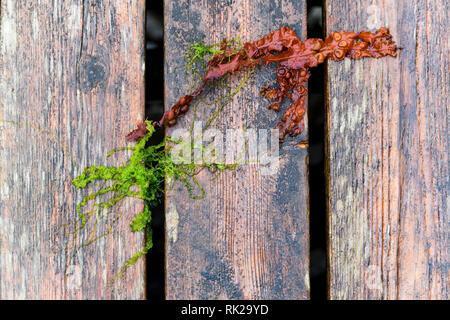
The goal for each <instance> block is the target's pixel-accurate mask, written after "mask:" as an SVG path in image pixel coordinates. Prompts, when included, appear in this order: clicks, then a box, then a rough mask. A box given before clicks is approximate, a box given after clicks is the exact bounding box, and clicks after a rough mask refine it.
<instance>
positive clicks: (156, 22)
mask: <svg viewBox="0 0 450 320" xmlns="http://www.w3.org/2000/svg"><path fill="white" fill-rule="evenodd" d="M307 7H308V25H307V29H308V37H310V38H311V37H314V38H316V37H317V38H323V36H324V34H323V32H324V31H323V24H322V8H323V7H322V1H321V0H308V1H307ZM146 8H147V9H146V50H145V60H146V73H145V96H146V103H145V104H146V105H145V116H146V119H153V120H154V119H159V118H160V117H161V116H162V114H163V112H164V38H163V30H164V27H163V26H164V12H163V11H164V10H163V8H164V4H163V1H155V0H147V1H146ZM311 74H312V75H311V78H310V79H309V84H308V88H309V89H308V90H309V97H308V108H309V109H308V123H309V186H310V192H309V195H310V250H311V251H310V259H311V265H310V272H311V274H310V280H311V299H314V300H316V299H319V300H321V299H326V295H327V293H326V292H327V279H326V198H325V176H324V170H325V167H324V139H325V136H324V130H325V128H324V119H325V115H324V94H325V92H324V90H325V86H324V79H325V68H324V64H321V65H319V66H318V67H316V68H313V69H311ZM163 137H164V136H163V132H162V131H159V132H157V134H155V136H154V140H153V141H152V142H154V143H157V142H160V141H162V139H163ZM152 215H153V220H152V228H153V248H152V250H150V252H149V254H148V255H147V258H146V259H147V260H146V263H147V285H146V296H147V298H148V299H149V300H163V299H164V297H165V291H164V290H165V275H164V269H165V262H164V259H165V252H164V250H165V243H164V242H165V234H164V232H165V231H164V202H163V201H162V202H161V204H160V205H159V206H158V207H157V208H155V209H154V210H153V211H152Z"/></svg>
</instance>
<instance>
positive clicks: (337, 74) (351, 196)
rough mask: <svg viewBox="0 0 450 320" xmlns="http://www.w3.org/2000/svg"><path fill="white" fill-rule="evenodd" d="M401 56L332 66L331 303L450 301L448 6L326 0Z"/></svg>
mask: <svg viewBox="0 0 450 320" xmlns="http://www.w3.org/2000/svg"><path fill="white" fill-rule="evenodd" d="M325 10H326V23H327V28H326V29H327V32H330V31H333V30H342V29H344V30H355V31H360V30H363V29H366V30H367V29H372V30H374V29H376V28H378V27H382V26H386V27H389V28H390V31H391V33H392V35H393V38H394V40H395V41H396V42H397V44H398V45H399V46H401V47H403V48H404V49H403V50H402V51H401V52H399V56H398V58H383V59H379V60H376V59H365V60H361V61H350V60H346V61H345V63H333V62H329V63H328V81H327V91H328V92H327V99H328V110H327V121H328V126H327V130H328V137H327V139H328V141H327V155H328V170H329V172H328V197H329V199H328V206H329V285H330V289H329V290H330V291H329V295H330V298H331V299H448V298H449V241H448V240H449V217H450V213H449V199H450V198H449V194H448V190H449V189H450V183H449V159H448V155H449V147H448V146H449V133H448V121H449V115H448V110H449V109H448V108H449V101H448V92H449V91H450V88H449V79H448V71H449V45H448V30H449V20H448V17H447V15H448V12H449V4H448V1H444V0H437V1H425V0H418V1H396V0H375V1H369V0H367V1H350V0H327V1H326V7H325Z"/></svg>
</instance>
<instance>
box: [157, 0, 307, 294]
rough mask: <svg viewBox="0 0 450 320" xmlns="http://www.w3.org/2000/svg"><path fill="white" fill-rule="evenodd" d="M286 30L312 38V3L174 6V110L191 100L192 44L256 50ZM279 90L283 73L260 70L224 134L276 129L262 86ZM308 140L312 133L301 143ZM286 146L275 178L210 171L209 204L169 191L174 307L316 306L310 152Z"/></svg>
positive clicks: (250, 169) (169, 32)
mask: <svg viewBox="0 0 450 320" xmlns="http://www.w3.org/2000/svg"><path fill="white" fill-rule="evenodd" d="M284 25H287V26H290V27H291V28H293V29H294V31H295V32H296V33H297V34H298V35H299V36H300V37H301V38H305V36H306V3H305V2H304V1H291V0H285V1H279V0H276V1H263V2H261V1H256V0H242V1H240V0H237V1H212V0H211V1H199V0H194V1H175V0H168V1H166V6H165V49H166V62H165V68H166V71H165V75H166V78H165V84H166V86H165V97H166V105H165V107H166V110H167V109H168V108H169V107H170V106H171V104H173V103H175V102H176V101H177V99H179V97H180V96H182V95H184V94H185V93H186V92H188V91H189V87H188V86H187V85H186V78H185V68H184V53H185V52H186V49H187V46H188V41H194V40H197V41H198V40H200V39H202V37H205V38H204V40H205V42H206V43H217V42H220V41H221V40H222V39H223V38H224V37H226V38H228V39H230V38H236V37H239V38H240V39H241V41H242V42H245V41H253V40H256V39H258V38H260V37H262V36H264V35H265V34H267V33H269V32H271V31H272V30H275V29H278V28H280V27H281V26H284ZM242 77H243V74H241V75H240V76H239V75H233V76H232V77H231V78H230V79H229V80H228V81H229V82H228V83H229V84H232V85H234V86H237V85H238V84H239V81H240V80H242ZM274 82H275V66H270V67H269V68H258V69H257V70H256V71H255V72H254V74H253V75H252V76H251V78H250V80H249V82H247V84H246V85H245V86H244V88H243V89H242V90H241V91H240V92H239V93H238V94H237V95H236V96H235V97H234V99H233V100H232V101H231V102H230V103H229V104H228V105H226V107H225V108H224V110H223V111H222V113H221V114H220V116H219V119H218V121H217V123H218V126H217V127H216V129H219V130H220V131H221V132H222V133H223V135H224V136H225V134H226V131H225V130H226V129H230V128H233V129H239V128H242V127H243V125H245V126H246V127H247V128H257V129H271V128H275V123H276V120H277V119H278V118H279V117H280V116H281V115H277V114H275V113H274V112H273V111H272V110H267V106H268V104H269V103H268V101H267V100H264V99H263V98H261V97H260V95H259V90H260V88H261V86H262V85H264V84H266V83H274ZM220 90H221V89H217V90H216V91H215V93H216V94H217V93H219V92H221V91H220ZM213 94H214V93H212V92H209V93H208V94H207V96H209V97H211V95H213ZM216 107H217V104H216V105H213V106H210V107H205V106H202V107H201V108H202V109H201V110H199V111H198V113H197V120H203V122H205V121H206V120H207V119H208V118H209V117H210V115H211V113H212V110H213V108H216ZM284 107H287V106H286V105H285V106H284ZM192 120H193V112H192V109H191V110H190V111H189V113H188V114H187V116H186V118H185V119H183V120H181V121H180V122H179V123H178V124H177V126H175V127H173V128H171V129H169V130H167V134H169V135H170V134H171V133H173V132H174V130H176V129H179V128H185V129H188V128H189V123H190V122H191V121H192ZM305 132H307V130H305ZM302 139H303V140H304V139H306V135H305V134H304V135H303V136H301V137H300V136H299V137H297V138H296V139H295V141H296V142H298V141H301V140H302ZM287 140H288V141H286V142H285V144H284V145H283V149H282V150H281V151H280V163H279V171H278V173H276V174H274V175H266V176H264V175H262V174H261V170H260V169H261V168H260V165H258V164H247V165H243V166H240V167H239V168H238V169H237V170H235V171H229V172H224V173H222V174H221V175H219V176H218V177H216V178H215V180H211V179H212V178H213V175H212V174H211V173H209V172H207V171H206V170H205V171H202V172H201V173H200V175H199V182H200V184H201V185H202V186H203V187H204V189H205V191H206V198H205V199H202V200H193V199H191V198H189V196H188V193H187V191H186V189H185V188H184V187H183V186H180V185H177V186H176V188H175V189H173V190H167V193H166V197H167V203H166V206H167V210H166V212H167V216H166V255H167V257H166V297H167V298H168V299H308V297H309V224H308V214H309V213H308V187H307V186H308V182H307V181H308V179H307V149H306V148H303V149H301V148H297V147H295V143H294V142H295V141H293V140H289V139H287Z"/></svg>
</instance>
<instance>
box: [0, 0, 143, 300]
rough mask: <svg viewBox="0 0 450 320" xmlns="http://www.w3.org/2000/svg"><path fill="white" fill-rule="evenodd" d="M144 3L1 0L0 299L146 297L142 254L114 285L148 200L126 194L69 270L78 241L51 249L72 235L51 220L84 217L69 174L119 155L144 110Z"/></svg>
mask: <svg viewBox="0 0 450 320" xmlns="http://www.w3.org/2000/svg"><path fill="white" fill-rule="evenodd" d="M144 5H145V2H144V1H143V0H139V1H131V0H127V1H94V0H92V1H90V0H70V1H69V0H62V1H47V0H41V1H13V0H8V1H1V57H0V63H1V66H0V88H1V96H0V119H1V120H2V121H1V122H0V137H1V138H0V239H1V240H0V241H1V246H0V298H1V299H119V298H120V299H137V298H143V297H144V276H145V275H144V273H145V270H144V263H143V262H142V261H141V262H140V263H138V264H137V266H135V267H133V268H131V269H130V270H129V271H128V272H127V273H126V275H125V276H124V278H123V279H121V280H118V281H117V282H115V283H114V284H113V286H111V287H108V286H107V283H108V281H109V280H111V277H112V276H114V275H115V274H117V272H118V269H119V268H120V267H121V265H122V264H123V263H124V262H125V261H126V259H127V258H129V257H130V256H131V254H132V253H134V251H136V250H138V249H139V248H141V247H142V241H143V239H142V236H141V235H135V234H131V232H130V231H129V223H128V222H127V220H128V221H129V218H130V217H131V215H132V214H135V213H137V212H139V210H140V209H141V208H142V203H141V202H139V201H129V202H127V203H126V204H124V206H123V207H122V213H123V215H124V217H125V219H122V221H121V222H119V223H118V225H117V226H116V227H115V229H114V231H113V233H112V234H111V235H110V236H108V237H106V238H103V239H100V240H99V241H98V242H96V243H94V244H93V245H91V246H89V247H86V248H84V249H82V250H81V251H80V253H79V254H78V255H77V256H76V259H75V261H74V263H73V264H72V265H71V268H70V269H69V273H70V275H69V277H68V278H67V281H66V282H65V281H64V271H65V266H66V264H67V261H68V258H69V256H70V252H62V253H59V254H55V253H53V251H52V249H53V247H58V248H59V247H60V245H61V243H62V245H64V243H65V241H67V238H64V237H59V236H61V234H60V233H56V232H55V229H56V228H57V227H58V226H61V225H62V224H63V223H69V222H73V221H74V219H76V217H77V214H76V210H75V209H76V208H75V206H76V204H77V203H78V202H79V201H80V200H81V197H82V196H83V195H86V191H76V190H75V188H74V187H73V186H72V184H71V179H73V177H75V176H76V175H78V174H80V173H81V172H82V170H83V168H84V167H86V166H89V165H91V164H114V163H118V162H119V161H123V160H124V158H125V157H124V155H121V156H116V157H115V158H114V159H111V160H108V161H106V160H105V155H106V154H107V152H108V151H109V150H111V149H112V148H115V147H118V146H123V145H124V144H125V141H124V135H125V134H126V133H127V132H128V131H129V130H130V129H132V128H133V127H134V124H135V121H136V120H139V119H142V117H143V114H144V110H143V108H144V86H143V35H144V30H143V27H144V20H143V19H144V11H145V10H144ZM5 120H6V121H10V122H5ZM25 123H26V124H25ZM84 236H86V234H84ZM58 241H61V243H57V242H58Z"/></svg>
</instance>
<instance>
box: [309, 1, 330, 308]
mask: <svg viewBox="0 0 450 320" xmlns="http://www.w3.org/2000/svg"><path fill="white" fill-rule="evenodd" d="M307 8H308V14H307V18H308V19H307V21H308V24H307V30H308V38H322V39H323V37H324V28H323V17H322V12H323V11H322V10H323V1H322V0H308V1H307ZM310 71H311V77H310V78H309V81H308V125H309V132H308V136H309V201H310V203H309V209H310V214H309V217H310V219H309V223H310V259H311V260H310V261H311V262H310V285H311V287H310V288H311V299H312V300H325V299H326V298H327V275H326V266H327V262H326V252H327V251H326V240H327V232H326V196H325V195H326V194H325V164H324V159H325V148H324V142H325V104H324V103H325V101H324V97H325V64H320V65H318V66H317V67H315V68H311V69H310Z"/></svg>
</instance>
